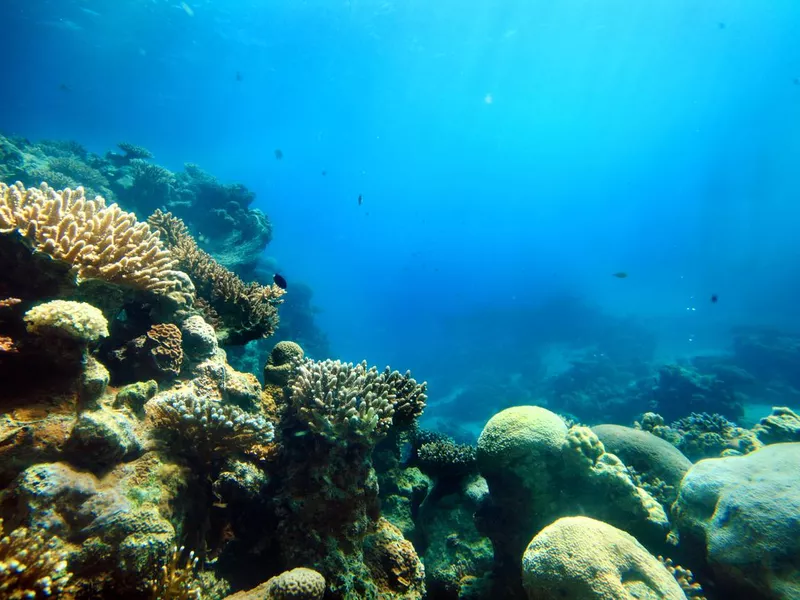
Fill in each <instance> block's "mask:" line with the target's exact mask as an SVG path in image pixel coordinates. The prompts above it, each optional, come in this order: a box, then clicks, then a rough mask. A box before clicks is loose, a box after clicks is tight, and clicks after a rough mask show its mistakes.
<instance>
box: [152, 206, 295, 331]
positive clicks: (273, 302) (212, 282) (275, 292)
mask: <svg viewBox="0 0 800 600" xmlns="http://www.w3.org/2000/svg"><path fill="white" fill-rule="evenodd" d="M148 221H149V223H150V224H151V225H152V226H153V227H155V228H156V229H158V230H159V231H160V232H161V234H162V236H163V239H164V241H165V243H166V245H167V247H168V248H169V249H170V252H171V253H172V256H174V257H175V259H176V260H177V261H178V264H179V265H180V268H181V269H183V270H185V271H186V272H187V273H188V274H189V275H190V276H191V278H192V281H193V282H194V284H195V286H197V293H198V295H199V296H200V297H201V298H202V299H203V300H204V301H205V302H206V303H207V304H208V305H209V306H210V308H212V309H213V313H212V314H210V315H209V317H211V318H212V319H218V320H219V322H220V324H221V329H220V330H218V331H217V334H218V336H219V338H220V342H221V343H227V344H244V343H247V342H248V341H250V340H254V339H257V338H260V337H269V336H271V335H272V334H273V333H274V332H275V328H276V327H277V326H278V309H277V305H278V304H280V303H281V302H282V300H281V296H282V295H283V294H284V291H283V290H282V289H281V288H279V287H278V286H277V285H272V286H262V285H259V284H257V283H247V284H246V283H244V282H243V281H242V280H241V279H239V277H237V276H236V275H235V274H234V273H232V272H231V271H229V270H228V269H226V268H225V267H223V266H222V265H221V264H219V263H218V262H217V261H215V260H214V259H213V258H212V257H211V255H210V254H208V253H207V252H204V251H203V250H201V249H200V248H199V247H198V246H197V243H196V242H195V241H194V239H193V238H192V236H191V235H190V234H189V230H188V229H187V227H186V225H185V224H184V223H183V221H181V220H180V219H178V218H176V217H174V216H173V215H172V214H170V213H164V212H161V211H160V210H156V212H155V213H153V214H152V215H151V216H150V218H149V219H148Z"/></svg>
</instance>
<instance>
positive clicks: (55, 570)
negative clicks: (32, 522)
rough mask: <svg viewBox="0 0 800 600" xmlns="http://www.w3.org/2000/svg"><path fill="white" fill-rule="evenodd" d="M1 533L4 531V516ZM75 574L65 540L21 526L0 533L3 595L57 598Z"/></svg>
mask: <svg viewBox="0 0 800 600" xmlns="http://www.w3.org/2000/svg"><path fill="white" fill-rule="evenodd" d="M0 535H3V520H2V519H0ZM71 577H72V575H71V573H69V572H68V571H67V556H66V553H65V552H64V551H63V542H62V541H61V539H60V538H58V537H57V536H53V535H47V536H45V535H43V534H42V533H38V532H34V531H32V530H31V529H29V528H27V527H18V528H17V529H15V530H14V531H12V532H10V533H8V534H6V535H3V537H0V597H2V598H4V599H6V600H37V599H39V598H56V597H58V596H59V595H60V594H61V593H62V592H64V590H65V589H66V586H67V584H68V583H69V580H70V578H71Z"/></svg>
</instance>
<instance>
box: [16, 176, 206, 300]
mask: <svg viewBox="0 0 800 600" xmlns="http://www.w3.org/2000/svg"><path fill="white" fill-rule="evenodd" d="M15 231H16V232H17V233H18V234H19V235H20V236H22V238H24V239H25V240H26V241H27V242H28V243H29V244H31V245H32V246H33V248H34V249H35V250H36V251H38V252H42V253H44V254H47V255H49V256H51V257H52V258H54V259H56V260H59V261H63V262H64V263H67V264H68V265H70V266H71V269H72V271H73V272H74V274H75V275H76V277H77V278H78V280H87V279H101V280H104V281H107V282H110V283H115V284H118V285H121V286H125V287H131V288H135V289H141V290H148V291H151V292H155V293H159V294H164V295H170V296H172V297H173V298H175V299H176V300H177V299H180V300H181V301H182V304H183V305H190V304H191V300H192V292H193V290H192V284H191V282H190V281H189V280H188V278H187V277H186V276H185V275H184V274H182V273H180V272H178V271H176V270H175V266H176V261H175V259H174V258H173V257H172V255H171V254H170V253H169V252H168V251H167V250H166V249H165V248H164V247H163V245H162V244H161V242H160V240H159V236H158V234H157V233H156V232H154V231H153V230H151V229H150V227H149V226H148V225H147V223H138V222H137V221H136V216H135V215H134V214H133V213H128V212H125V211H123V210H122V209H120V208H119V206H117V205H116V204H112V205H111V206H106V204H105V200H103V198H101V197H97V198H95V199H94V200H90V199H88V198H86V196H85V194H84V191H83V188H80V187H79V188H78V189H76V190H70V189H65V190H64V191H62V192H57V191H56V190H54V189H53V188H51V187H49V186H48V185H47V184H44V183H43V184H42V185H41V186H40V187H39V188H27V189H26V188H25V187H24V186H23V185H22V184H21V183H16V184H15V185H13V186H10V187H9V186H7V185H5V184H3V183H0V233H5V234H8V233H11V232H15Z"/></svg>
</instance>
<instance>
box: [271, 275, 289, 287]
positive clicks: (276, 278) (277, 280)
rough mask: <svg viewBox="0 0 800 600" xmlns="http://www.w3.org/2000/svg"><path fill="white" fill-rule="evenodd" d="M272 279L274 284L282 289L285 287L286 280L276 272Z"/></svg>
mask: <svg viewBox="0 0 800 600" xmlns="http://www.w3.org/2000/svg"><path fill="white" fill-rule="evenodd" d="M272 281H274V282H275V285H277V286H278V287H279V288H281V289H282V290H285V289H286V280H285V279H284V278H283V277H282V276H280V275H278V274H277V273H275V275H273V276H272Z"/></svg>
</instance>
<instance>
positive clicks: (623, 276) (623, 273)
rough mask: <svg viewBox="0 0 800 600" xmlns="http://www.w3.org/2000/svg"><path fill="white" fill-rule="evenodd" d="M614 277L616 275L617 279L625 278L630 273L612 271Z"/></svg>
mask: <svg viewBox="0 0 800 600" xmlns="http://www.w3.org/2000/svg"><path fill="white" fill-rule="evenodd" d="M611 276H612V277H616V278H617V279H625V278H626V277H627V276H628V274H627V273H626V272H625V271H619V272H618V273H612V274H611Z"/></svg>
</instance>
